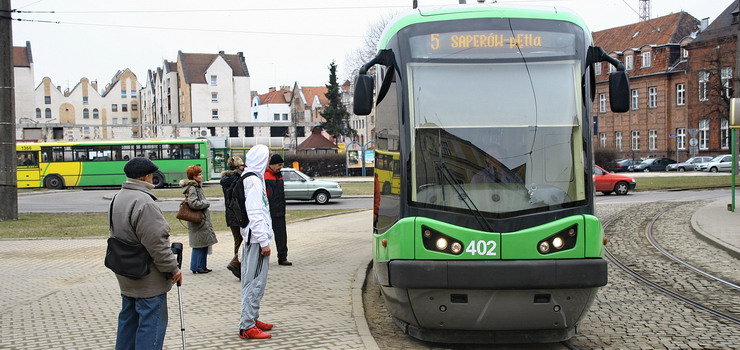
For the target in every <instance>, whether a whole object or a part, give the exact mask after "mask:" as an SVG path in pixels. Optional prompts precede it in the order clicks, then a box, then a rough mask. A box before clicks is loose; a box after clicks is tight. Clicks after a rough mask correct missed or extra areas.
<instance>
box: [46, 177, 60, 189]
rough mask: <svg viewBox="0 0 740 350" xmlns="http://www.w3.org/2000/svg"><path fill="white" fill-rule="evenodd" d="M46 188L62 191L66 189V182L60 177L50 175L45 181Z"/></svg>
mask: <svg viewBox="0 0 740 350" xmlns="http://www.w3.org/2000/svg"><path fill="white" fill-rule="evenodd" d="M44 187H46V188H48V189H52V190H61V189H63V188H64V180H62V178H61V177H59V175H49V176H47V177H46V178H45V179H44Z"/></svg>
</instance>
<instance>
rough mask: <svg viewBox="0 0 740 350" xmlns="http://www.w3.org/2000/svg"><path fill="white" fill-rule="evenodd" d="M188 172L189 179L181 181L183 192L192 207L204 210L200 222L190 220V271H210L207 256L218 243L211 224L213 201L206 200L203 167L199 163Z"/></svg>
mask: <svg viewBox="0 0 740 350" xmlns="http://www.w3.org/2000/svg"><path fill="white" fill-rule="evenodd" d="M186 174H187V176H188V178H187V180H182V181H180V186H182V187H184V188H185V189H184V190H183V192H182V193H183V194H185V200H186V201H187V204H188V206H189V207H190V209H193V210H200V211H202V212H203V220H202V221H201V222H199V223H195V222H190V221H189V222H188V238H189V241H190V247H192V248H193V253H192V255H191V256H190V271H192V272H193V273H209V272H211V271H212V270H210V269H208V267H207V266H208V265H207V257H208V254H209V253H210V250H211V246H212V245H214V244H216V243H217V242H218V240H217V239H216V233H215V232H213V225H211V215H210V213H209V212H208V207H209V206H210V205H211V203H209V202H208V200H206V195H205V193H203V188H202V187H201V185H202V183H203V169H201V167H200V166H199V165H191V166H189V167H188V169H187V171H186Z"/></svg>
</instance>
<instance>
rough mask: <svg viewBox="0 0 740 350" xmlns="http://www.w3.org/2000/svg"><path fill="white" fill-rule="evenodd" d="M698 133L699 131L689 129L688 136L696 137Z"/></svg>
mask: <svg viewBox="0 0 740 350" xmlns="http://www.w3.org/2000/svg"><path fill="white" fill-rule="evenodd" d="M698 133H699V129H695V128H691V129H689V135H691V137H696V134H698Z"/></svg>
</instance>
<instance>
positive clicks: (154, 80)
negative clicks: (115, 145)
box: [139, 60, 180, 138]
mask: <svg viewBox="0 0 740 350" xmlns="http://www.w3.org/2000/svg"><path fill="white" fill-rule="evenodd" d="M178 85H179V84H178V78H177V63H176V62H169V61H167V60H164V62H163V63H162V67H161V68H157V69H156V70H154V71H152V70H149V71H148V73H147V86H146V87H144V88H142V89H141V96H139V99H140V100H141V119H142V121H143V122H142V136H143V137H145V138H151V137H174V130H175V127H174V125H176V124H177V121H178V120H179V115H180V114H179V107H180V104H179V103H178Z"/></svg>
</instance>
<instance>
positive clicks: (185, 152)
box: [182, 144, 200, 159]
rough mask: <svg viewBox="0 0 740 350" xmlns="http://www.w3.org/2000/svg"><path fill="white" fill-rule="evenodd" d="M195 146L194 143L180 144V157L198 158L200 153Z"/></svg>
mask: <svg viewBox="0 0 740 350" xmlns="http://www.w3.org/2000/svg"><path fill="white" fill-rule="evenodd" d="M197 146H198V145H195V144H186V145H182V157H183V158H184V159H198V158H199V157H200V154H199V152H198V151H199V150H198V147H197Z"/></svg>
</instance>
